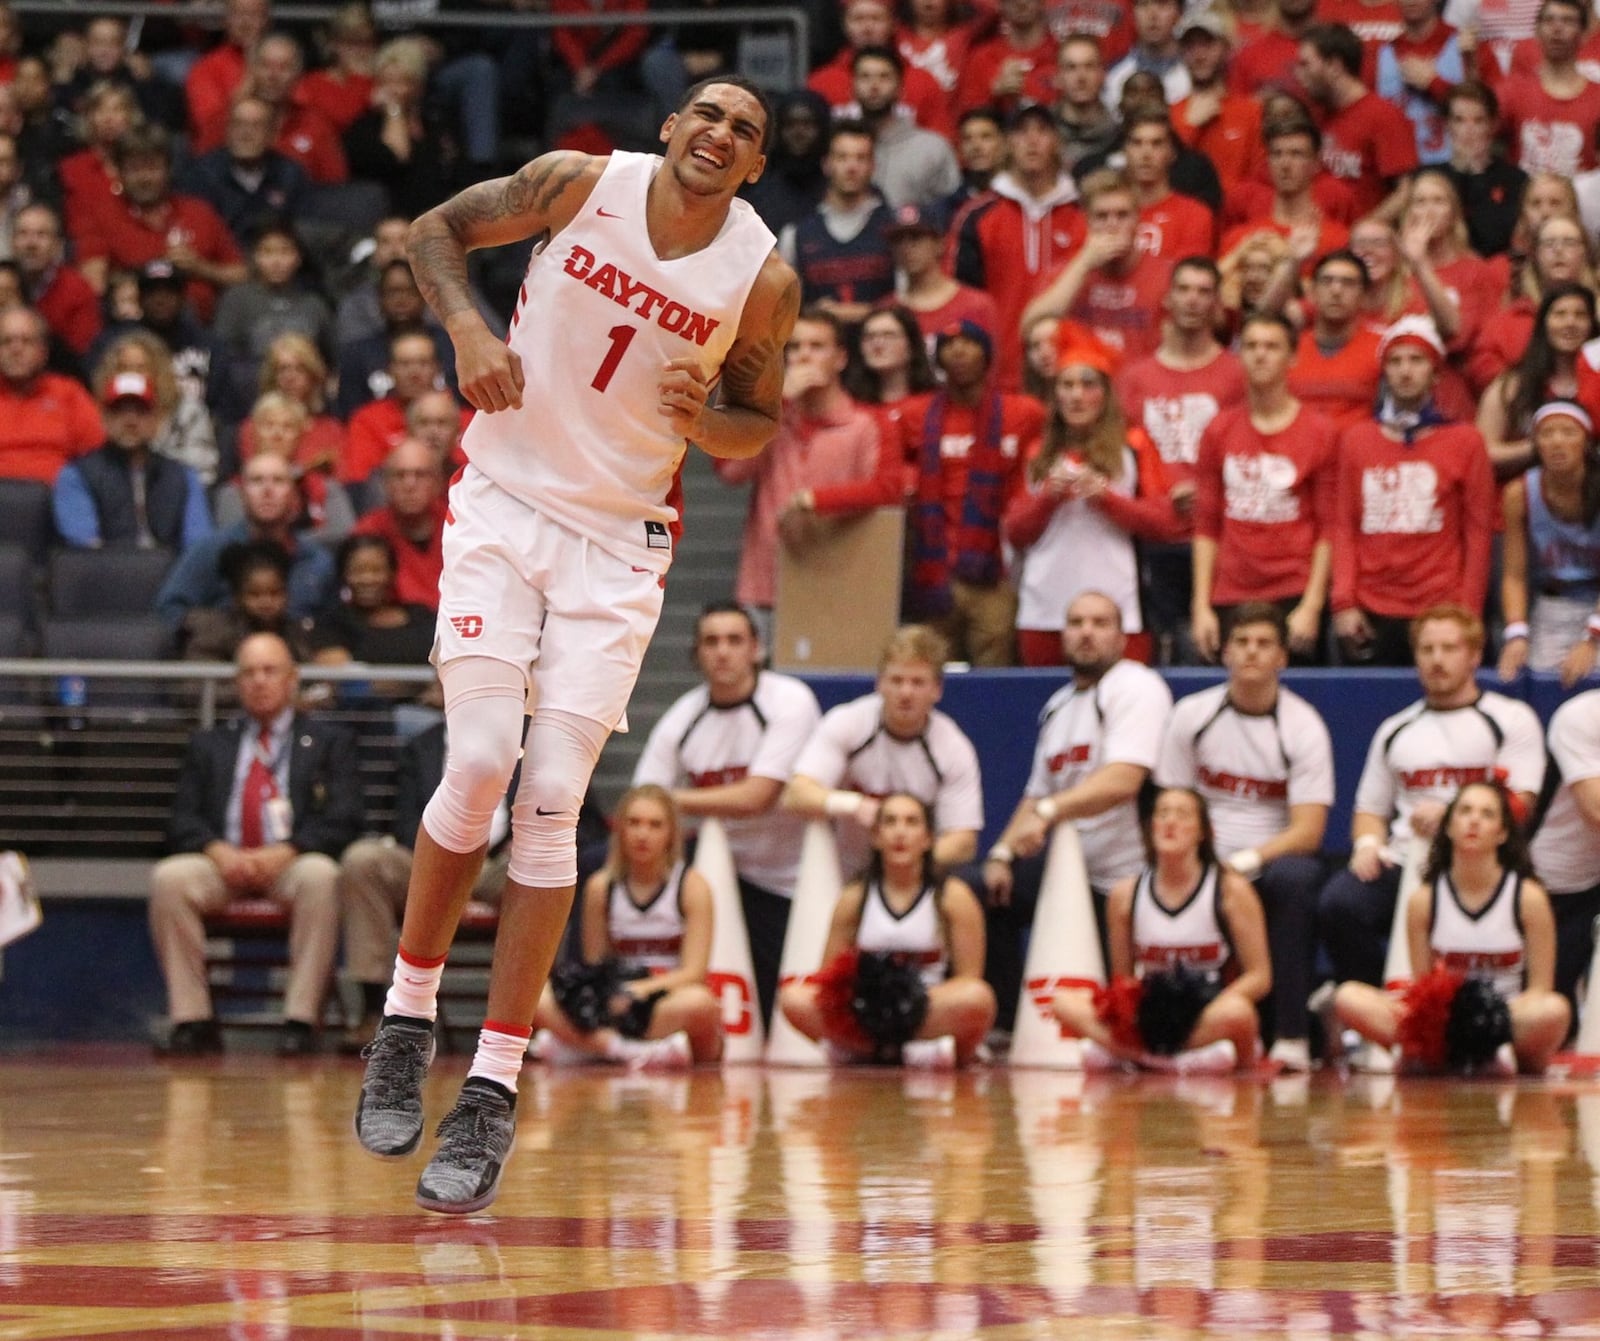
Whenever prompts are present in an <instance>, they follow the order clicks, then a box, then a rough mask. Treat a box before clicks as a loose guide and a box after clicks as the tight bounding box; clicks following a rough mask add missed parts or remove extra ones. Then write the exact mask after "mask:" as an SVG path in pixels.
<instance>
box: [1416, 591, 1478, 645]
mask: <svg viewBox="0 0 1600 1341" xmlns="http://www.w3.org/2000/svg"><path fill="white" fill-rule="evenodd" d="M1435 620H1446V621H1449V622H1450V623H1454V624H1458V625H1460V626H1461V632H1462V634H1463V635H1464V636H1465V637H1466V640H1467V645H1468V646H1469V647H1471V648H1472V650H1473V651H1474V652H1481V651H1483V620H1481V619H1479V618H1478V616H1477V615H1476V614H1475V613H1474V612H1473V611H1471V610H1469V609H1467V607H1466V606H1464V605H1462V604H1461V602H1460V601H1441V602H1440V603H1439V604H1438V605H1430V606H1429V607H1428V608H1427V609H1426V610H1424V611H1423V612H1422V613H1421V614H1420V615H1418V616H1417V617H1416V618H1415V619H1413V620H1412V621H1411V650H1412V651H1413V652H1415V651H1416V650H1417V640H1418V639H1419V638H1420V637H1421V636H1422V626H1423V625H1424V624H1431V623H1433V622H1434V621H1435Z"/></svg>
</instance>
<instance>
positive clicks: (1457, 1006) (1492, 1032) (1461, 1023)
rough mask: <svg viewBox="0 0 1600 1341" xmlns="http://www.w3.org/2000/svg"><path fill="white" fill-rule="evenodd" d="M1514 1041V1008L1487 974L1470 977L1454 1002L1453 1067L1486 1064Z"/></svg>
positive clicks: (1449, 1036)
mask: <svg viewBox="0 0 1600 1341" xmlns="http://www.w3.org/2000/svg"><path fill="white" fill-rule="evenodd" d="M1510 1041H1511V1008H1510V1007H1509V1006H1508V1005H1506V1000H1505V998H1504V997H1503V996H1501V995H1500V993H1499V992H1497V991H1495V990H1494V985H1493V984H1492V983H1490V982H1489V980H1488V979H1486V978H1468V979H1467V980H1466V981H1465V982H1464V983H1462V984H1461V986H1460V987H1459V988H1458V989H1457V990H1456V994H1455V997H1454V999H1453V1000H1452V1001H1451V1002H1450V1019H1449V1022H1448V1023H1447V1024H1446V1025H1445V1032H1444V1044H1445V1059H1446V1062H1447V1064H1448V1065H1449V1067H1450V1069H1451V1070H1453V1071H1465V1070H1468V1069H1470V1068H1472V1067H1477V1066H1482V1065H1483V1064H1484V1063H1485V1062H1487V1061H1488V1060H1489V1059H1490V1058H1491V1057H1493V1056H1494V1055H1495V1053H1496V1052H1498V1051H1499V1049H1500V1045H1501V1044H1502V1043H1509V1042H1510Z"/></svg>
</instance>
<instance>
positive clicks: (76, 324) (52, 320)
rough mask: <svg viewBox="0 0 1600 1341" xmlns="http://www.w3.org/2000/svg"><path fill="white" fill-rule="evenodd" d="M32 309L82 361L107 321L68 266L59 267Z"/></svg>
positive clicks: (96, 300) (96, 298) (94, 298)
mask: <svg viewBox="0 0 1600 1341" xmlns="http://www.w3.org/2000/svg"><path fill="white" fill-rule="evenodd" d="M33 305H34V307H35V308H36V309H38V312H39V315H40V316H41V317H43V318H44V322H45V325H46V326H48V327H49V328H50V329H51V330H52V331H54V332H55V334H56V335H57V336H59V337H60V339H61V343H62V344H64V345H66V347H67V348H68V349H70V350H71V351H72V352H73V353H74V354H76V355H78V357H79V358H82V357H83V355H85V354H87V353H88V352H89V346H90V345H92V344H93V343H94V342H95V337H96V336H98V335H99V334H100V330H101V327H102V326H104V325H105V320H104V318H103V317H102V315H101V312H100V298H99V296H98V295H97V294H96V293H95V291H94V290H93V289H91V288H90V287H89V281H88V280H86V279H84V277H83V276H82V275H80V274H79V273H78V272H77V271H76V270H74V269H73V268H72V267H71V266H69V265H58V266H57V267H56V268H55V273H54V274H53V275H52V276H51V277H50V283H49V285H48V286H47V287H46V288H45V289H44V290H43V291H42V292H40V293H38V294H36V295H35V296H34V300H33Z"/></svg>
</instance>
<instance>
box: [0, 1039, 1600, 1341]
mask: <svg viewBox="0 0 1600 1341" xmlns="http://www.w3.org/2000/svg"><path fill="white" fill-rule="evenodd" d="M357 1065H358V1064H346V1063H339V1062H335V1061H331V1060H329V1061H323V1062H320V1063H316V1062H313V1063H300V1064H289V1063H278V1062H276V1061H274V1060H272V1059H268V1058H265V1057H230V1058H229V1059H227V1060H225V1061H217V1062H211V1063H205V1062H202V1063H199V1064H194V1065H189V1066H182V1067H180V1066H169V1067H165V1068H157V1067H154V1066H152V1065H151V1064H150V1063H149V1062H148V1061H147V1060H146V1058H145V1057H144V1056H142V1055H140V1054H135V1053H132V1052H127V1053H122V1052H101V1053H96V1054H93V1055H86V1054H75V1055H66V1056H61V1057H53V1058H49V1059H44V1058H15V1057H13V1058H8V1059H7V1061H6V1063H5V1080H4V1090H3V1092H0V1338H4V1339H6V1341H10V1339H11V1338H19V1339H20V1338H67V1337H72V1338H77V1337H90V1336H104V1337H134V1338H138V1337H192V1338H206V1339H207V1341H210V1339H211V1338H216V1339H217V1341H276V1339H277V1338H299V1337H310V1338H316V1339H318V1341H340V1339H342V1338H355V1337H362V1338H391V1337H418V1336H426V1337H448V1338H468V1337H539V1338H558V1339H559V1338H579V1337H584V1338H588V1337H593V1338H600V1337H640V1336H650V1337H676V1336H683V1337H695V1336H718V1337H721V1336H726V1337H754V1338H808V1339H809V1338H815V1339H821V1338H835V1337H837V1338H861V1337H907V1338H910V1337H919V1338H920V1337H941V1338H943V1337H950V1338H955V1337H994V1338H1001V1337H1004V1338H1018V1337H1030V1338H1031V1337H1053V1336H1072V1337H1102V1336H1119V1337H1120V1336H1160V1337H1174V1338H1183V1337H1199V1336H1205V1337H1213V1336H1215V1337H1222V1336H1227V1337H1237V1336H1260V1337H1291V1338H1324V1337H1344V1336H1360V1337H1373V1338H1378V1337H1397V1336H1406V1337H1435V1336H1437V1337H1477V1336H1482V1337H1523V1336H1527V1337H1535V1336H1551V1337H1558V1336H1559V1337H1600V1271H1597V1266H1600V1248H1597V1243H1600V1236H1597V1234H1596V1228H1597V1225H1596V1205H1597V1200H1596V1196H1597V1191H1600V1085H1597V1084H1593V1083H1590V1082H1583V1083H1577V1082H1573V1083H1566V1082H1548V1083H1544V1084H1535V1083H1526V1082H1524V1083H1515V1082H1512V1083H1499V1084H1496V1083H1465V1082H1455V1083H1446V1082H1439V1081H1399V1082H1396V1081H1395V1079H1394V1078H1393V1077H1357V1078H1353V1079H1347V1080H1344V1081H1341V1080H1340V1079H1339V1078H1337V1077H1335V1076H1331V1075H1329V1076H1318V1077H1316V1078H1315V1079H1313V1080H1310V1081H1306V1080H1304V1079H1298V1080H1280V1081H1276V1082H1272V1081H1258V1080H1234V1079H1215V1078H1209V1077H1207V1078H1190V1079H1173V1078H1170V1077H1169V1078H1152V1077H1146V1078H1142V1079H1138V1078H1122V1077H1110V1078H1104V1079H1101V1078H1093V1077H1091V1078H1088V1079H1087V1080H1086V1079H1085V1078H1084V1077H1083V1076H1081V1075H1073V1074H1066V1073H1059V1072H1044V1071H1033V1072H1024V1071H1015V1072H1008V1071H1006V1070H1004V1069H998V1070H994V1071H988V1072H982V1071H980V1072H974V1073H970V1074H963V1075H959V1076H937V1075H928V1074H906V1073H902V1072H899V1071H890V1070H885V1071H858V1072H852V1073H843V1074H829V1073H827V1072H823V1071H812V1070H782V1069H772V1070H763V1069H761V1068H756V1067H750V1068H728V1069H727V1070H725V1071H723V1072H720V1073H719V1072H715V1071H706V1072H697V1073H694V1074H691V1075H687V1076H673V1077H664V1078H663V1077H640V1076H630V1075H623V1074H618V1073H616V1072H611V1071H606V1070H594V1069H591V1070H583V1071H563V1072H557V1073H555V1074H553V1075H552V1074H550V1073H546V1072H539V1071H533V1070H530V1071H529V1072H528V1073H526V1075H525V1079H524V1083H523V1092H522V1100H521V1109H522V1117H521V1123H520V1129H519V1132H518V1144H517V1151H516V1155H515V1160H514V1163H513V1164H512V1166H511V1169H510V1171H509V1173H508V1175H507V1178H506V1182H505V1185H504V1188H503V1190H502V1192H501V1196H500V1199H499V1201H498V1202H497V1203H496V1204H495V1206H494V1213H493V1214H492V1215H483V1216H476V1217H470V1218H467V1219H465V1220H461V1221H454V1220H448V1219H444V1218H441V1217H437V1216H430V1215H427V1214H425V1213H424V1212H421V1211H418V1210H416V1209H415V1208H414V1207H413V1204H412V1201H411V1192H412V1187H413V1185H414V1183H415V1180H416V1176H417V1174H418V1172H419V1171H420V1163H421V1161H420V1159H419V1160H418V1161H414V1162H410V1163H402V1164H382V1163H378V1162H375V1161H373V1160H370V1159H369V1158H367V1157H366V1156H365V1155H363V1154H362V1153H361V1151H360V1150H359V1149H358V1148H357V1147H356V1145H355V1142H354V1140H353V1138H352V1137H351V1135H350V1129H349V1120H350V1105H351V1102H352V1099H353V1096H354V1093H355V1090H356V1087H357V1084H358V1070H357ZM460 1065H461V1064H460V1063H458V1064H457V1066H458V1068H459V1066H460ZM458 1083H459V1074H458V1071H457V1070H452V1069H451V1068H449V1067H443V1066H442V1067H441V1068H440V1070H439V1072H438V1073H437V1074H436V1075H435V1077H434V1078H433V1080H431V1081H430V1090H429V1095H428V1100H429V1106H430V1115H433V1116H435V1117H436V1116H442V1114H443V1111H444V1109H445V1107H446V1106H447V1103H448V1100H449V1097H450V1095H451V1094H452V1093H453V1090H454V1087H455V1086H456V1085H457V1084H458Z"/></svg>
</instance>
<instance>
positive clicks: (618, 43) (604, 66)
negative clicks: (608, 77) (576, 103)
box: [549, 0, 650, 70]
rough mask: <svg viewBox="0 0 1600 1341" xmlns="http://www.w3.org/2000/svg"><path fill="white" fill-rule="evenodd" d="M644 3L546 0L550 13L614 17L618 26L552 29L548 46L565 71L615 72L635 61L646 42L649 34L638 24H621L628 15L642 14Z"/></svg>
mask: <svg viewBox="0 0 1600 1341" xmlns="http://www.w3.org/2000/svg"><path fill="white" fill-rule="evenodd" d="M645 3H646V0H599V3H598V4H597V3H595V0H550V5H549V9H550V13H551V14H552V15H556V14H582V15H585V16H591V15H593V14H595V12H596V11H599V12H601V13H607V14H615V15H616V16H617V18H618V20H619V22H618V23H616V24H614V25H610V26H608V27H582V28H555V29H552V30H551V34H550V45H551V46H553V47H554V48H555V51H556V55H558V56H560V57H561V60H562V62H563V64H565V65H566V67H567V68H568V69H569V70H578V69H580V68H582V67H583V66H585V65H593V66H595V67H596V68H597V69H600V70H618V69H621V68H622V67H623V66H625V65H631V64H632V63H633V62H634V61H635V60H637V59H638V57H639V54H640V53H641V52H642V51H643V50H644V48H645V44H646V43H647V42H649V40H650V30H649V28H647V27H646V26H645V25H644V24H642V23H622V22H620V20H621V19H622V18H623V16H625V15H628V14H643V13H644V11H645Z"/></svg>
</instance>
